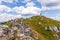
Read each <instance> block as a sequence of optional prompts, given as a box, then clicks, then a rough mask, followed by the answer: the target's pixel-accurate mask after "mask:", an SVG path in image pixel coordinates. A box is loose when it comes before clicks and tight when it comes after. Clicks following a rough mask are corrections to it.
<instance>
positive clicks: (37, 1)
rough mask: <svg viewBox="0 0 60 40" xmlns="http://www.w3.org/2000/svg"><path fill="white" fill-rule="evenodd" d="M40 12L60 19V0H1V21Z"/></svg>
mask: <svg viewBox="0 0 60 40" xmlns="http://www.w3.org/2000/svg"><path fill="white" fill-rule="evenodd" d="M40 13H42V15H44V16H46V17H49V18H52V19H55V20H60V0H0V22H4V21H8V20H11V19H15V18H21V17H23V18H28V17H31V16H35V15H40Z"/></svg>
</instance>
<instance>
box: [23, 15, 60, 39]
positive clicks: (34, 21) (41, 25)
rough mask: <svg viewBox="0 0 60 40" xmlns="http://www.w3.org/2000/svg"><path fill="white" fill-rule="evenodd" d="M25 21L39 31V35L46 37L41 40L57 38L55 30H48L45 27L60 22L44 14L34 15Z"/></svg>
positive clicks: (59, 24)
mask: <svg viewBox="0 0 60 40" xmlns="http://www.w3.org/2000/svg"><path fill="white" fill-rule="evenodd" d="M24 21H25V22H26V23H27V24H28V25H29V27H30V28H32V29H33V30H35V31H36V32H37V33H39V37H44V38H45V39H41V38H40V39H41V40H57V38H56V37H54V36H53V34H55V32H52V31H50V30H49V29H48V30H45V27H49V26H57V27H59V26H60V22H59V21H56V20H53V19H49V18H46V17H44V16H34V17H31V18H30V19H24Z"/></svg>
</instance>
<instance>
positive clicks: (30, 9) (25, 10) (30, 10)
mask: <svg viewBox="0 0 60 40" xmlns="http://www.w3.org/2000/svg"><path fill="white" fill-rule="evenodd" d="M34 5H35V4H34V3H32V2H31V3H27V4H26V7H24V6H20V7H15V8H13V11H15V12H16V13H19V14H34V15H39V14H40V11H41V9H40V8H38V7H35V6H34Z"/></svg>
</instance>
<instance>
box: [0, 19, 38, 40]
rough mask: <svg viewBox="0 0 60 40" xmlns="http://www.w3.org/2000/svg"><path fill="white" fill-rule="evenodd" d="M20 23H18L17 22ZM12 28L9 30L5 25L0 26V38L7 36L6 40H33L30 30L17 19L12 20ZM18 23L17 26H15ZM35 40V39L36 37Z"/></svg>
mask: <svg viewBox="0 0 60 40" xmlns="http://www.w3.org/2000/svg"><path fill="white" fill-rule="evenodd" d="M19 21H20V22H19ZM11 23H12V27H11V28H9V27H8V26H7V25H0V36H3V35H5V36H7V35H8V39H11V40H12V39H13V38H15V39H16V38H19V40H20V39H21V40H25V39H26V38H27V39H26V40H34V39H33V35H34V34H33V32H32V29H31V28H29V27H28V26H27V24H26V23H25V22H23V21H21V20H19V19H16V20H12V21H11ZM17 23H18V24H17ZM36 38H37V37H36Z"/></svg>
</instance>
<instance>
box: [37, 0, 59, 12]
mask: <svg viewBox="0 0 60 40" xmlns="http://www.w3.org/2000/svg"><path fill="white" fill-rule="evenodd" d="M37 1H38V2H40V3H41V5H42V8H41V9H42V11H43V10H56V9H60V0H37Z"/></svg>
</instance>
